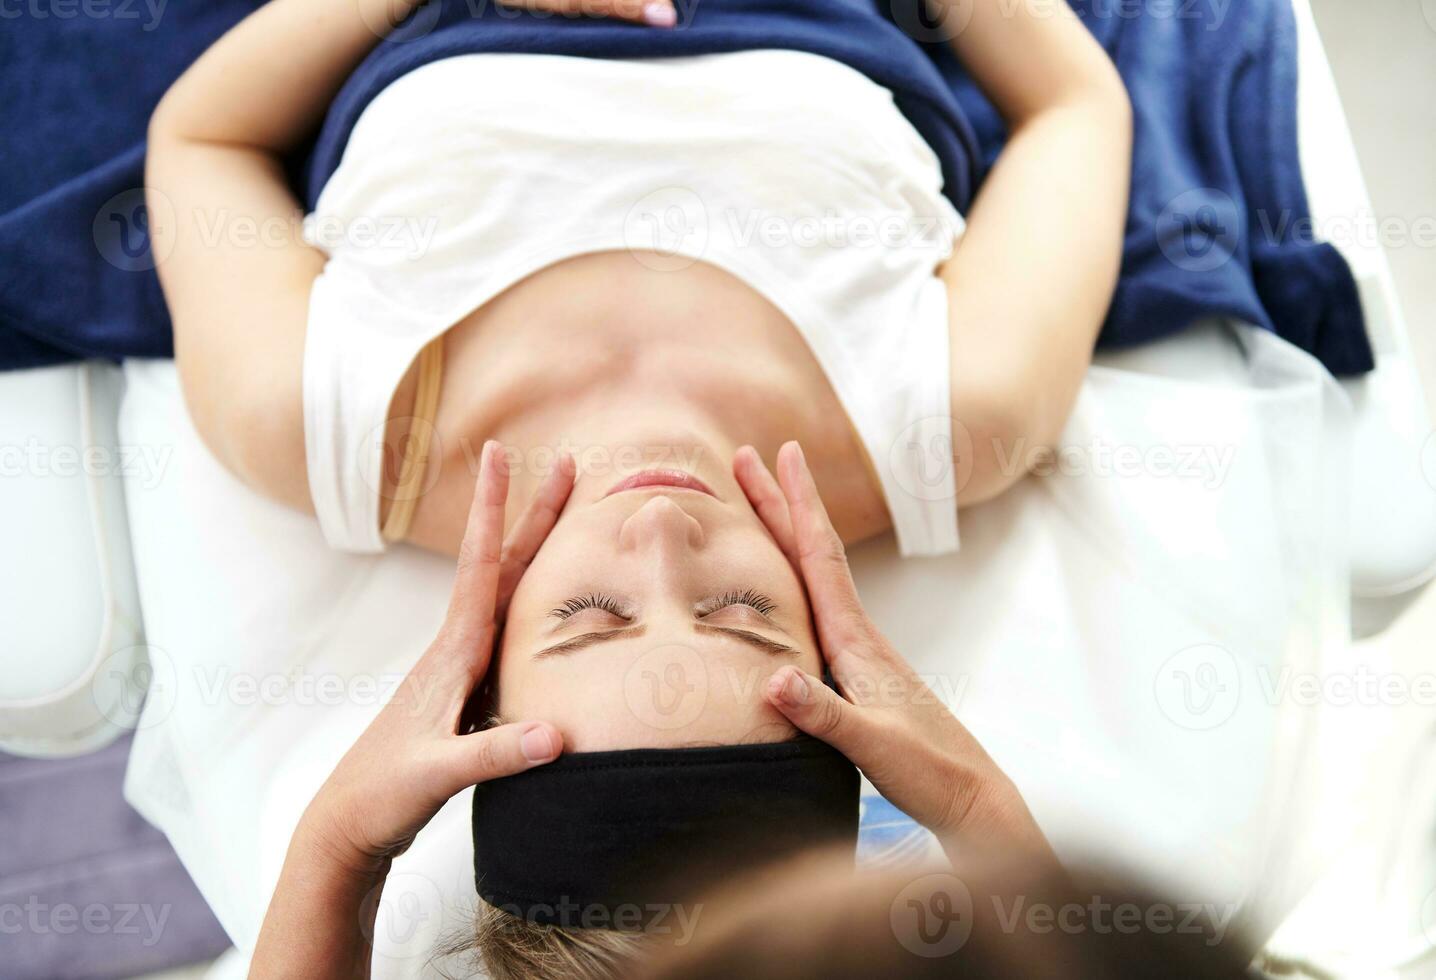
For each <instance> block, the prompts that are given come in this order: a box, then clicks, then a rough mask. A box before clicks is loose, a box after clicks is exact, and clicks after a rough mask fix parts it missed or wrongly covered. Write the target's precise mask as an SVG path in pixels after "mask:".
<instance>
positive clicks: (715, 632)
mask: <svg viewBox="0 0 1436 980" xmlns="http://www.w3.org/2000/svg"><path fill="white" fill-rule="evenodd" d="M693 629H694V631H695V632H698V633H704V634H707V635H709V636H728V637H732V638H733V639H735V640H739V641H741V642H743V643H746V644H748V645H749V646H752V647H757V648H758V649H759V650H762V651H763V652H764V653H771V654H773V655H774V656H775V657H796V656H797V655H798V651H797V650H794V649H793V648H792V647H790V646H788V645H787V644H786V643H779V642H778V641H777V640H770V639H768V638H767V637H766V636H763V635H762V634H761V633H754V632H752V631H751V630H740V629H737V628H736V627H733V626H713V625H711V624H709V623H694V624H693Z"/></svg>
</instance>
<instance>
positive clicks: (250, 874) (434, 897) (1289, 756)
mask: <svg viewBox="0 0 1436 980" xmlns="http://www.w3.org/2000/svg"><path fill="white" fill-rule="evenodd" d="M1307 56H1308V57H1315V58H1320V54H1319V52H1311V51H1310V50H1309V49H1308V55H1307ZM1322 70H1324V68H1323V69H1322ZM1316 156H1317V157H1318V158H1320V157H1323V156H1324V154H1320V153H1318V154H1316ZM1309 158H1310V156H1309ZM1233 337H1240V338H1241V343H1242V344H1244V345H1246V348H1247V350H1246V352H1247V356H1246V357H1242V356H1239V355H1238V353H1237V351H1238V347H1237V346H1235V345H1234V344H1233V339H1232V338H1233ZM1170 350H1171V351H1175V352H1178V356H1177V357H1175V358H1174V359H1175V360H1176V361H1177V362H1178V363H1183V364H1185V365H1188V366H1189V367H1190V365H1192V364H1195V363H1197V362H1198V361H1200V362H1201V363H1202V364H1203V365H1204V367H1203V368H1202V369H1201V370H1200V371H1198V372H1197V373H1196V377H1197V378H1198V379H1199V380H1159V379H1157V378H1154V377H1153V376H1152V375H1151V374H1150V373H1146V372H1147V371H1148V370H1149V368H1150V366H1151V364H1152V363H1154V362H1153V360H1152V358H1153V357H1155V358H1156V360H1157V361H1160V360H1161V354H1160V353H1158V354H1155V355H1150V354H1139V355H1133V356H1130V357H1128V358H1114V359H1111V360H1110V361H1109V363H1108V365H1107V366H1104V367H1099V368H1096V369H1094V370H1093V372H1092V374H1091V377H1090V379H1089V381H1088V383H1087V384H1086V386H1085V388H1084V390H1083V392H1082V395H1081V398H1080V401H1079V404H1078V407H1077V410H1076V412H1075V414H1074V418H1073V421H1072V424H1071V426H1070V427H1069V430H1068V433H1067V436H1066V442H1067V444H1068V445H1070V446H1072V447H1076V448H1075V450H1074V451H1073V452H1072V453H1071V454H1069V455H1068V456H1067V464H1068V466H1069V469H1070V468H1072V467H1076V468H1077V469H1079V470H1082V472H1080V473H1076V474H1075V475H1072V474H1068V475H1064V474H1061V473H1059V474H1055V475H1051V476H1047V477H1044V478H1041V479H1034V480H1029V481H1027V482H1026V483H1025V484H1023V485H1022V486H1020V487H1019V488H1018V489H1017V490H1015V491H1014V492H1012V493H1010V494H1009V495H1007V496H1006V497H1004V498H1003V499H1001V500H999V501H997V502H995V503H994V504H991V505H988V506H986V507H984V508H981V509H979V510H975V511H971V512H967V513H965V514H964V515H963V533H964V545H963V550H962V552H961V553H960V554H958V555H956V556H952V557H951V558H945V559H929V560H915V561H910V562H907V563H903V562H900V561H899V560H898V558H897V557H896V555H895V553H894V552H893V549H892V547H891V545H890V544H889V543H880V544H876V545H873V546H869V547H866V548H863V549H861V551H860V552H859V553H857V554H856V555H855V556H854V557H855V563H856V566H857V569H858V576H859V584H860V586H861V588H862V591H863V594H864V597H865V599H866V601H867V603H868V606H869V609H870V610H871V612H872V613H873V615H874V617H875V618H876V619H877V621H878V622H879V624H880V625H881V626H882V627H883V628H884V629H885V630H886V631H887V632H888V634H889V635H890V636H891V637H892V639H893V640H894V641H895V642H896V643H897V644H898V646H899V647H900V648H901V649H902V650H904V652H906V653H907V654H908V656H909V657H910V658H912V660H913V661H914V662H915V663H916V664H917V665H918V667H919V669H920V670H922V671H923V672H925V673H927V674H929V675H930V676H931V677H932V680H933V683H934V686H935V687H937V688H938V689H939V692H940V693H944V692H946V693H948V694H950V695H951V696H952V697H953V700H954V702H955V705H956V708H957V710H958V711H959V713H960V715H961V717H962V718H963V719H964V721H966V722H967V724H968V725H969V726H970V727H971V728H972V729H973V730H974V731H975V732H976V733H977V735H978V736H979V737H980V738H981V739H982V740H983V741H984V743H985V744H987V745H988V746H989V748H990V749H991V751H992V752H993V754H994V755H995V756H996V757H997V758H998V760H999V761H1000V762H1001V763H1002V764H1003V765H1004V766H1005V767H1006V768H1007V769H1008V771H1009V772H1010V773H1011V774H1012V775H1013V776H1014V778H1015V779H1016V780H1017V782H1018V784H1019V785H1020V786H1021V787H1022V789H1023V790H1024V792H1025V793H1026V795H1027V796H1028V798H1029V800H1030V802H1031V804H1032V806H1033V809H1034V811H1035V812H1036V814H1037V816H1038V818H1039V820H1040V821H1041V822H1042V824H1043V826H1044V828H1045V829H1046V830H1047V832H1048V833H1049V834H1050V835H1051V837H1052V838H1053V840H1054V842H1055V843H1056V844H1057V846H1058V847H1059V849H1061V850H1063V851H1064V852H1068V853H1073V852H1079V851H1092V850H1095V851H1099V852H1102V853H1104V854H1107V855H1109V856H1111V857H1113V858H1114V859H1116V860H1120V861H1123V862H1125V863H1128V864H1131V865H1135V866H1137V867H1139V868H1141V869H1144V870H1146V871H1148V872H1150V873H1152V874H1155V875H1159V876H1161V877H1163V878H1165V879H1167V880H1169V881H1170V882H1171V883H1172V885H1173V887H1174V888H1175V889H1176V891H1177V896H1178V897H1179V898H1181V899H1182V900H1183V901H1196V900H1200V901H1214V902H1222V903H1225V902H1233V903H1243V904H1244V908H1245V911H1246V914H1247V915H1249V916H1251V917H1252V919H1251V921H1252V922H1253V923H1254V924H1255V925H1257V926H1258V927H1259V928H1266V927H1269V926H1270V925H1272V924H1273V923H1274V921H1275V918H1276V917H1277V916H1278V915H1279V914H1280V913H1281V912H1282V911H1284V909H1285V908H1287V907H1288V906H1289V905H1290V902H1291V900H1292V895H1291V892H1292V890H1293V889H1294V888H1296V887H1297V886H1298V885H1299V884H1300V883H1301V881H1302V878H1303V874H1304V873H1305V872H1307V871H1308V870H1310V869H1309V868H1308V863H1309V859H1310V857H1311V854H1312V852H1311V849H1310V848H1309V847H1308V846H1307V845H1305V844H1303V843H1302V841H1301V837H1300V834H1299V832H1298V830H1299V827H1300V824H1299V822H1296V821H1295V817H1296V816H1297V815H1299V813H1298V809H1297V807H1296V801H1298V800H1301V799H1304V798H1306V788H1305V787H1304V786H1303V785H1302V783H1301V778H1300V777H1301V774H1302V773H1304V772H1305V771H1306V770H1305V769H1304V768H1303V767H1302V766H1300V765H1297V764H1296V763H1297V762H1300V761H1301V760H1302V759H1304V758H1305V756H1303V755H1302V753H1304V752H1307V751H1309V750H1310V748H1311V746H1312V744H1313V743H1312V741H1311V740H1310V739H1309V738H1303V737H1302V734H1303V729H1304V728H1305V727H1307V726H1309V724H1310V719H1308V718H1306V717H1304V716H1303V715H1302V714H1301V713H1300V712H1294V711H1292V710H1291V704H1292V701H1291V699H1290V698H1282V697H1273V696H1271V695H1270V694H1269V691H1270V690H1271V689H1272V688H1276V687H1279V686H1280V685H1282V684H1285V683H1289V682H1290V681H1291V680H1292V679H1293V677H1294V676H1295V675H1294V674H1293V673H1292V672H1293V671H1294V672H1297V673H1301V672H1305V671H1310V670H1313V669H1315V668H1316V667H1317V666H1318V665H1320V664H1322V663H1324V662H1325V661H1327V660H1328V659H1330V658H1332V657H1334V656H1339V655H1340V652H1341V651H1342V650H1344V648H1345V643H1346V637H1347V623H1346V615H1345V610H1346V605H1347V596H1348V591H1347V570H1346V568H1347V566H1346V560H1345V557H1344V556H1345V555H1346V553H1347V549H1346V533H1347V532H1346V521H1347V510H1346V499H1345V497H1346V491H1345V488H1346V486H1347V484H1348V482H1349V465H1350V464H1349V460H1348V459H1347V446H1348V440H1347V439H1346V436H1345V434H1344V426H1345V424H1346V423H1345V414H1346V405H1345V400H1344V398H1343V396H1342V395H1341V394H1340V391H1339V389H1338V388H1337V387H1336V386H1335V385H1334V383H1332V382H1331V381H1330V379H1329V378H1327V377H1326V375H1325V373H1324V372H1323V371H1321V369H1320V368H1319V366H1317V365H1316V364H1315V363H1314V362H1313V361H1311V359H1310V358H1307V357H1306V356H1305V355H1302V354H1300V353H1298V352H1296V351H1294V350H1293V349H1291V348H1289V347H1287V346H1286V345H1284V344H1282V343H1280V342H1278V341H1276V340H1275V339H1273V338H1271V337H1268V336H1265V335H1262V336H1253V335H1248V334H1245V333H1240V332H1238V333H1233V332H1232V331H1230V330H1229V329H1228V328H1224V327H1221V326H1219V325H1213V326H1210V327H1209V328H1207V329H1206V331H1205V332H1203V333H1200V334H1196V335H1193V336H1192V337H1188V338H1183V339H1181V340H1179V341H1176V342H1174V346H1173V347H1172V348H1170ZM1172 359H1173V358H1169V360H1172ZM1134 368H1138V369H1134ZM1188 373H1190V372H1188ZM127 375H128V379H129V383H130V389H129V392H128V395H127V397H126V401H125V405H124V408H123V415H122V419H121V426H122V429H121V438H122V441H124V442H126V443H129V444H139V445H155V446H163V447H166V448H169V449H172V451H173V452H172V456H171V457H170V458H171V463H170V468H169V470H168V471H167V472H166V474H165V475H164V478H163V479H161V480H160V481H159V482H158V484H157V485H153V486H149V487H141V486H133V487H129V488H127V491H128V493H129V507H130V516H131V522H132V527H133V535H134V540H135V559H136V563H137V569H138V576H139V583H140V592H141V599H142V603H143V608H144V610H145V620H146V629H147V634H148V637H149V640H150V643H151V645H152V646H151V653H152V658H153V660H154V662H155V664H156V668H155V683H154V685H153V689H152V694H151V702H150V704H149V706H148V707H147V709H146V712H145V715H144V717H143V719H142V723H141V724H142V730H141V731H140V733H139V735H138V737H137V739H136V742H135V748H134V753H133V756H132V762H131V769H130V774H129V780H128V783H127V794H128V796H129V798H130V799H131V801H132V802H133V803H134V804H135V805H136V806H137V807H139V808H140V810H141V811H142V812H143V813H145V815H146V816H148V817H149V818H150V819H151V820H152V821H153V822H154V823H155V824H156V825H158V826H159V827H160V828H161V829H162V830H164V831H165V833H166V834H168V835H169V837H170V839H171V840H172V841H173V843H174V844H175V847H176V849H177V850H178V852H179V854H180V857H181V859H182V860H183V861H184V862H185V865H186V867H187V868H188V869H189V871H190V873H191V874H192V875H193V876H194V878H195V881H196V882H197V884H198V885H199V887H200V890H201V891H202V892H203V894H204V895H205V897H206V899H207V900H208V901H209V902H210V904H211V905H212V906H213V907H214V909H215V912H216V913H217V914H218V916H219V918H220V920H221V922H222V923H223V924H224V926H225V928H226V929H227V930H228V932H229V933H230V935H231V937H232V938H233V939H234V941H235V942H236V944H237V945H238V946H239V947H240V948H241V949H246V948H249V947H251V946H252V944H253V942H254V940H255V937H256V935H257V932H258V928H259V925H260V921H261V918H262V916H263V912H264V908H265V905H266V903H267V900H268V895H269V893H270V891H271V889H272V886H273V882H274V879H275V877H276V875H277V873H278V870H279V867H280V864H281V862H282V859H283V855H284V850H285V847H286V845H287V841H288V837H289V833H290V831H291V829H292V827H293V825H294V823H295V821H296V820H297V818H298V816H299V813H300V811H301V810H302V809H303V807H304V805H305V804H306V803H307V802H308V800H309V798H310V797H311V795H312V793H313V792H314V790H315V789H316V788H317V786H318V785H319V783H320V781H321V780H322V779H323V778H324V776H325V775H326V774H327V773H328V771H329V770H330V768H331V767H332V765H333V763H334V762H335V761H336V760H337V758H338V757H339V755H340V754H341V753H342V752H343V751H344V749H345V748H346V747H347V746H348V745H349V744H350V742H351V741H352V739H353V738H354V737H355V736H356V735H357V734H358V732H359V731H360V730H361V729H362V728H363V727H364V725H365V724H366V723H367V721H368V719H369V718H370V717H371V716H372V714H373V712H374V711H375V710H377V706H378V699H379V697H380V695H381V693H382V691H383V690H384V689H385V688H386V687H388V686H390V685H392V683H393V682H394V681H395V680H396V679H397V678H398V677H399V676H402V673H403V672H404V670H405V669H406V668H407V666H408V665H409V664H410V663H412V661H413V659H414V658H415V657H416V656H417V655H418V654H419V652H420V651H422V649H423V648H424V646H425V644H426V643H427V642H428V640H429V638H430V637H431V636H432V635H433V633H434V631H435V629H436V627H437V625H438V623H439V620H440V617H441V615H442V611H443V606H444V600H445V596H446V594H447V589H448V585H449V580H450V568H449V565H448V563H447V562H445V561H443V560H440V559H437V558H434V557H431V556H427V555H424V554H421V553H419V552H417V551H412V550H407V549H404V550H399V551H397V552H394V553H392V554H390V555H388V556H384V557H380V558H366V557H355V556H349V555H342V554H337V553H334V552H331V551H329V550H328V549H327V548H326V547H325V546H324V544H323V541H322V539H321V537H320V534H319V529H318V527H317V525H316V524H315V522H314V521H313V519H312V518H306V517H303V516H301V515H297V514H293V513H291V512H289V511H287V510H284V509H282V508H280V507H278V506H276V505H271V504H269V503H267V502H266V501H264V500H262V499H260V498H259V497H257V496H256V495H254V494H253V493H250V492H249V491H247V490H246V489H244V488H243V487H242V486H240V485H239V484H238V483H237V482H236V481H235V480H233V479H232V478H231V477H230V476H229V475H228V474H227V473H225V472H224V471H223V470H222V469H221V468H220V467H219V465H218V464H217V463H216V462H215V461H214V460H213V459H212V458H211V457H210V456H209V455H208V453H207V452H206V451H205V450H204V449H203V447H202V446H201V445H200V444H199V442H198V440H197V437H196V435H195V433H194V431H193V429H192V427H191V426H190V424H189V422H188V418H187V416H186V414H185V412H184V409H183V403H182V399H181V395H180V392H179V388H178V385H177V381H176V378H175V375H174V371H173V367H172V365H171V364H169V363H165V362H131V363H130V364H128V365H127ZM1193 453H1196V454H1197V455H1192V454H1193ZM1203 454H1204V455H1203ZM1201 460H1205V463H1202V462H1200V461H1201ZM1194 461H1195V462H1194ZM1134 466H1135V470H1136V471H1135V472H1132V469H1133V467H1134ZM1114 467H1116V468H1120V469H1116V470H1114V469H1113V468H1114ZM1283 668H1286V671H1287V672H1286V673H1283ZM1184 684H1185V685H1187V687H1186V688H1184V687H1183V685H1184ZM337 688H342V689H343V690H342V691H339V690H337ZM1202 709H1205V710H1202ZM467 811H468V800H467V795H466V796H465V797H462V798H459V799H457V800H455V801H453V802H452V803H451V804H450V805H449V807H447V808H446V809H445V810H444V811H443V812H442V813H441V814H440V816H439V818H438V819H437V820H436V821H435V822H434V824H433V825H432V826H431V827H430V828H429V829H428V830H427V831H425V832H424V833H423V834H421V835H420V837H419V838H418V840H417V841H416V843H415V845H414V847H413V848H412V849H411V850H410V851H409V852H408V853H407V854H405V855H404V856H403V857H402V858H400V859H399V861H397V862H396V865H395V869H394V874H393V875H392V876H391V880H390V884H389V886H388V888H386V890H385V894H384V905H383V913H382V914H381V918H380V934H379V935H378V937H377V945H378V951H379V952H378V956H377V957H376V966H375V975H376V976H377V977H389V976H393V977H399V976H415V975H420V974H423V973H425V972H426V963H427V961H428V955H429V949H430V947H431V945H432V941H433V940H434V939H435V938H436V937H437V936H438V935H439V934H441V933H445V934H447V932H448V931H450V930H456V929H462V927H463V925H464V921H465V914H466V911H467V910H468V909H469V908H471V907H472V903H473V901H474V899H473V898H472V887H473V886H472V877H471V875H472V872H471V864H472V862H471V854H470V845H469V840H468V827H467ZM1293 828H1296V829H1293ZM228 965H229V967H231V968H233V969H235V970H239V969H242V966H243V964H242V962H241V961H240V960H231V961H230V963H229V964H228Z"/></svg>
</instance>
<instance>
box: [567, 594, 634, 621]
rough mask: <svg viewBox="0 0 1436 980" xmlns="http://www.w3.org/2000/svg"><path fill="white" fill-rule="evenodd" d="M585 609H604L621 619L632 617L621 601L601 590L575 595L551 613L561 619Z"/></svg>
mask: <svg viewBox="0 0 1436 980" xmlns="http://www.w3.org/2000/svg"><path fill="white" fill-rule="evenodd" d="M585 609H602V610H603V611H604V612H606V613H610V614H611V615H614V616H617V617H618V618H619V619H632V618H633V617H631V616H629V615H628V614H627V612H625V611H624V608H623V606H622V605H620V604H619V601H618V600H617V599H615V598H614V597H613V596H611V595H604V594H603V593H600V592H590V593H588V594H587V595H578V596H574V597H573V598H572V599H569V600H567V601H566V602H565V603H564V604H563V605H561V606H559V607H558V608H556V609H554V610H552V611H551V612H550V613H549V615H550V616H555V617H557V618H559V619H568V618H569V617H570V616H572V615H574V614H575V613H581V612H583V611H584V610H585Z"/></svg>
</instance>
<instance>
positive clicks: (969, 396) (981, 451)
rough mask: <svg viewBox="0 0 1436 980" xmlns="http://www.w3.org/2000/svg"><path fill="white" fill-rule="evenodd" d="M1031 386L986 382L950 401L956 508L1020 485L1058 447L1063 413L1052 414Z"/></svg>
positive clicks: (980, 501)
mask: <svg viewBox="0 0 1436 980" xmlns="http://www.w3.org/2000/svg"><path fill="white" fill-rule="evenodd" d="M1042 402H1043V399H1042V398H1041V396H1039V395H1037V394H1036V393H1035V392H1034V391H1033V390H1032V389H1031V388H1030V387H1028V386H1024V385H1017V384H1011V385H1008V384H1001V383H988V384H985V385H983V386H982V387H981V389H980V390H971V389H969V390H968V391H965V392H964V393H963V395H962V397H961V398H960V399H959V398H957V397H954V405H953V408H954V411H953V419H952V428H953V431H952V439H953V467H954V474H955V478H956V490H957V504H958V506H959V507H972V506H975V505H977V504H982V503H986V502H987V501H989V500H992V499H994V498H996V497H999V496H1001V495H1002V494H1003V493H1005V492H1006V491H1007V490H1009V489H1011V488H1012V487H1013V486H1015V485H1016V484H1017V483H1019V482H1020V481H1021V480H1022V479H1023V478H1024V477H1025V476H1027V475H1028V473H1030V472H1031V471H1032V469H1033V468H1034V467H1035V466H1037V465H1038V464H1039V463H1040V462H1042V461H1043V460H1044V459H1046V458H1047V457H1048V456H1049V454H1050V453H1052V452H1053V450H1054V448H1055V447H1056V445H1057V444H1058V441H1059V440H1060V438H1061V435H1062V430H1063V429H1064V428H1065V426H1066V419H1067V412H1066V411H1063V412H1060V413H1055V412H1050V411H1047V410H1046V409H1045V407H1044V406H1043V404H1042Z"/></svg>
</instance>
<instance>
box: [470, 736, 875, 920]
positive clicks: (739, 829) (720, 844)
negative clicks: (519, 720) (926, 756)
mask: <svg viewBox="0 0 1436 980" xmlns="http://www.w3.org/2000/svg"><path fill="white" fill-rule="evenodd" d="M858 789H859V780H858V771H857V769H855V768H854V767H853V764H852V763H851V762H849V761H848V760H847V759H846V758H844V757H843V756H842V755H841V754H840V753H839V752H837V751H836V750H835V749H832V748H830V747H829V746H827V745H825V744H824V743H822V742H820V741H818V740H816V739H813V738H809V737H807V736H800V737H799V738H797V739H795V740H794V741H791V742H776V743H767V744H762V745H725V746H717V747H713V748H684V749H630V750H625V751H619V752H583V753H578V754H574V755H563V756H560V757H559V758H558V759H556V760H554V761H553V762H550V763H549V764H548V765H544V766H539V767H538V768H536V769H530V770H529V771H527V772H524V773H520V774H519V775H517V776H509V777H506V778H504V779H496V780H493V781H491V782H487V783H481V784H479V785H478V786H477V787H475V789H474V875H475V878H476V881H477V884H478V890H479V895H480V896H481V897H482V898H483V899H484V901H486V902H488V903H489V904H490V905H493V906H496V907H497V908H500V909H502V910H504V911H506V912H508V913H510V914H511V915H515V916H518V917H519V918H523V919H527V920H528V921H530V922H538V923H543V924H546V925H558V926H566V927H579V928H607V929H625V930H632V929H640V928H646V927H649V926H650V925H652V923H653V921H654V919H655V917H659V916H664V915H666V914H669V913H673V912H676V911H677V912H679V914H683V913H682V912H681V911H680V910H678V909H677V908H676V907H677V906H682V905H688V904H691V903H692V902H693V901H694V899H696V898H697V897H698V896H699V895H701V894H702V892H703V890H704V889H705V888H706V887H708V886H709V885H711V884H713V883H715V882H716V881H718V880H719V879H721V878H723V877H724V876H726V875H731V874H733V873H734V872H737V871H742V870H744V869H746V868H752V867H757V866H759V865H761V864H764V863H766V862H768V861H772V860H774V859H777V858H781V857H783V856H785V855H788V854H793V853H795V852H797V851H800V850H805V849H807V848H809V847H812V846H815V845H822V844H834V843H838V842H846V843H848V844H850V845H855V844H856V841H857V836H858Z"/></svg>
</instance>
